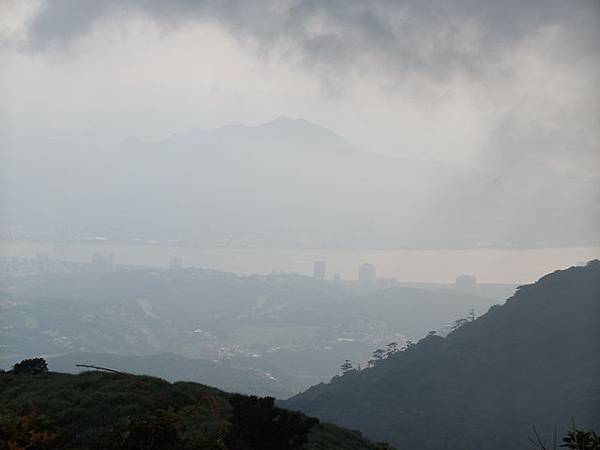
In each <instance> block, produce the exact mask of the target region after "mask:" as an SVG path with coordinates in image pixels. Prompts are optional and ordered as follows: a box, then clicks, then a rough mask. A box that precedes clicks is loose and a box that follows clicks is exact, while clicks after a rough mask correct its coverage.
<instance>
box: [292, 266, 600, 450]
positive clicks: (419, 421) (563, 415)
mask: <svg viewBox="0 0 600 450" xmlns="http://www.w3.org/2000/svg"><path fill="white" fill-rule="evenodd" d="M599 317H600V261H592V262H590V263H588V264H587V266H585V267H573V268H570V269H568V270H563V271H557V272H554V273H552V274H549V275H547V276H544V277H543V278H541V279H540V280H539V281H537V282H536V283H534V284H531V285H527V286H522V287H520V288H519V289H518V291H517V293H516V294H515V295H514V296H513V297H511V298H510V299H509V300H508V301H507V302H506V304H504V305H503V306H494V307H492V308H491V309H490V310H489V312H488V313H486V314H484V315H483V316H481V317H479V318H478V319H477V320H475V321H473V322H469V323H467V324H465V325H463V326H462V327H461V328H459V329H458V330H456V331H454V332H452V333H450V334H449V335H448V336H447V337H446V338H442V337H439V336H435V335H434V336H428V337H426V338H424V339H422V340H421V341H420V342H419V343H418V344H416V345H414V346H413V347H411V348H409V349H408V350H406V351H403V352H399V353H396V354H394V355H392V356H391V357H389V358H388V359H386V360H384V361H382V362H381V363H379V364H377V365H376V366H375V367H374V368H370V369H365V370H363V371H360V372H359V371H351V372H349V373H347V374H346V375H344V376H341V377H336V378H334V379H333V380H332V381H331V382H330V383H328V384H320V385H317V386H314V387H312V388H310V389H309V390H308V391H306V392H304V393H302V394H300V395H298V396H296V397H293V398H292V399H290V400H288V401H284V402H282V405H284V406H285V407H288V408H291V409H296V410H300V411H303V412H305V413H306V414H311V415H315V416H317V417H320V418H321V419H323V420H329V421H333V422H335V423H337V424H340V425H343V426H349V427H352V428H357V429H360V430H361V431H363V432H364V433H365V434H366V435H367V436H369V437H371V438H374V439H381V440H385V441H387V442H390V443H391V444H392V445H394V446H396V447H397V448H400V449H411V450H419V449H432V450H433V449H435V450H440V449H461V450H505V449H509V448H510V449H519V448H529V445H528V435H531V432H532V426H535V427H536V428H537V430H538V431H539V432H540V433H541V434H543V435H546V436H551V435H552V434H553V432H554V427H555V426H556V427H558V433H559V436H560V435H561V433H563V432H564V430H565V429H567V428H569V427H570V426H571V423H572V421H574V422H575V424H576V425H577V426H580V427H584V428H585V427H590V428H594V427H596V428H597V427H598V425H600V358H599V355H600V326H599V323H600V322H599V321H598V318H599Z"/></svg>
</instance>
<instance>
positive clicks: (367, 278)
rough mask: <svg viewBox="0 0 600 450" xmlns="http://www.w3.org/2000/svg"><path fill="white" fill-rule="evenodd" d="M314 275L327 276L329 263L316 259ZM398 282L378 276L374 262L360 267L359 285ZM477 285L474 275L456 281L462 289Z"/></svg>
mask: <svg viewBox="0 0 600 450" xmlns="http://www.w3.org/2000/svg"><path fill="white" fill-rule="evenodd" d="M313 276H314V277H315V278H318V279H320V280H324V279H326V278H327V264H326V263H325V261H315V262H314V263H313ZM333 281H334V282H340V281H341V277H340V274H339V273H336V274H334V275H333ZM397 284H398V281H397V280H396V279H395V278H392V279H387V278H377V269H376V267H375V265H374V264H371V263H363V264H361V265H360V266H359V267H358V285H359V286H360V287H366V288H369V287H370V288H373V287H377V288H386V287H392V286H395V285H397ZM476 285H477V278H475V277H474V276H473V275H459V276H458V277H456V280H455V282H454V288H455V289H457V290H461V291H469V290H472V289H474V288H475V286H476Z"/></svg>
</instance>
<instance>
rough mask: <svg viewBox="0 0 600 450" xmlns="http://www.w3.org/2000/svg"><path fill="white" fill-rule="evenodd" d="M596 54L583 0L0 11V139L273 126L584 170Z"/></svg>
mask: <svg viewBox="0 0 600 450" xmlns="http://www.w3.org/2000/svg"><path fill="white" fill-rule="evenodd" d="M598 42H600V1H598V0H573V1H568V2H567V1H563V0H543V1H542V0H539V1H516V0H508V1H475V0H453V1H437V0H425V1H415V0H398V1H386V0H375V1H369V2H365V1H363V0H346V1H342V0H330V1H319V0H304V1H302V0H296V1H292V0H285V1H268V0H265V1H252V0H246V1H243V0H232V1H217V0H198V1H192V0H171V1H159V0H105V1H103V0H48V1H45V2H43V1H39V0H0V68H1V69H0V98H1V101H0V139H1V140H0V144H1V145H9V146H10V145H17V144H18V143H19V142H20V140H21V139H22V138H23V136H39V137H40V138H44V137H46V136H48V135H82V134H83V135H86V136H90V137H93V138H96V139H107V140H109V141H110V140H119V139H123V138H124V137H127V136H137V137H140V138H149V139H159V138H164V137H167V136H169V135H171V134H173V133H185V132H187V131H189V130H190V129H196V128H211V127H216V126H221V125H224V124H231V123H245V124H256V123H261V122H265V121H268V120H271V119H273V118H274V117H277V116H280V115H287V116H292V117H302V118H305V119H307V120H310V121H313V122H315V123H318V124H321V125H323V126H326V127H329V128H331V129H333V130H335V131H336V132H338V133H339V134H340V135H342V136H343V137H345V138H346V139H348V140H349V141H350V142H352V143H354V144H357V145H359V146H360V147H362V148H364V149H366V150H369V151H376V152H385V153H390V154H396V155H401V156H410V157H418V158H424V159H439V160H445V161H453V162H457V163H459V164H464V165H471V166H475V167H484V168H486V167H490V165H493V167H504V168H511V167H513V166H516V165H518V166H521V165H524V166H529V165H530V164H535V165H538V164H541V165H545V166H551V167H554V168H560V169H561V170H563V169H567V170H575V171H578V172H583V173H594V174H598V173H600V145H599V142H600V139H599V138H600V102H599V101H598V97H599V96H598V86H600V83H599V82H600V53H599V47H600V46H599V45H598Z"/></svg>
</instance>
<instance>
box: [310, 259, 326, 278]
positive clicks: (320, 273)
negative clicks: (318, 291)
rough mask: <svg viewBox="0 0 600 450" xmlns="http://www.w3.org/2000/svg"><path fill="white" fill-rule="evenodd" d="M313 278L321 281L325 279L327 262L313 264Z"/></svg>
mask: <svg viewBox="0 0 600 450" xmlns="http://www.w3.org/2000/svg"><path fill="white" fill-rule="evenodd" d="M313 276H314V277H315V278H319V279H321V280H324V279H325V261H315V262H314V264H313Z"/></svg>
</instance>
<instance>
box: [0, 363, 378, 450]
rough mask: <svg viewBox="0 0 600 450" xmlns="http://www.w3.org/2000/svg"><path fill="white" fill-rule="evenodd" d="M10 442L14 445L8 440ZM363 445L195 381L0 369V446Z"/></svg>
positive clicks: (367, 449) (368, 446) (352, 434)
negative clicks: (172, 381) (38, 372)
mask: <svg viewBox="0 0 600 450" xmlns="http://www.w3.org/2000/svg"><path fill="white" fill-rule="evenodd" d="M11 445H12V447H11ZM9 448H10V449H13V448H36V449H45V448H47V449H54V448H56V449H58V448H60V449H106V448H110V449H144V450H151V449H178V450H181V449H228V450H238V449H239V450H243V449H261V450H268V449H273V450H285V449H313V450H318V449H364V450H375V449H383V448H389V447H387V446H385V445H383V444H382V445H378V444H372V443H370V442H368V441H366V440H365V439H363V438H362V436H361V435H360V433H359V432H356V431H350V430H346V429H342V428H340V427H337V426H335V425H329V424H321V423H319V421H318V420H317V419H313V418H309V417H306V416H304V415H303V414H300V413H294V412H290V411H286V410H282V409H280V408H277V407H275V406H273V399H272V398H268V397H267V398H258V397H248V396H243V395H240V394H227V393H224V392H222V391H219V390H217V389H214V388H211V387H207V386H204V385H201V384H197V383H189V382H177V383H173V384H171V383H169V382H167V381H165V380H162V379H159V378H152V377H147V376H137V375H131V374H124V373H104V372H84V373H81V374H79V375H71V374H63V373H55V372H49V373H44V374H37V375H25V374H12V373H0V449H2V450H4V449H9Z"/></svg>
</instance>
